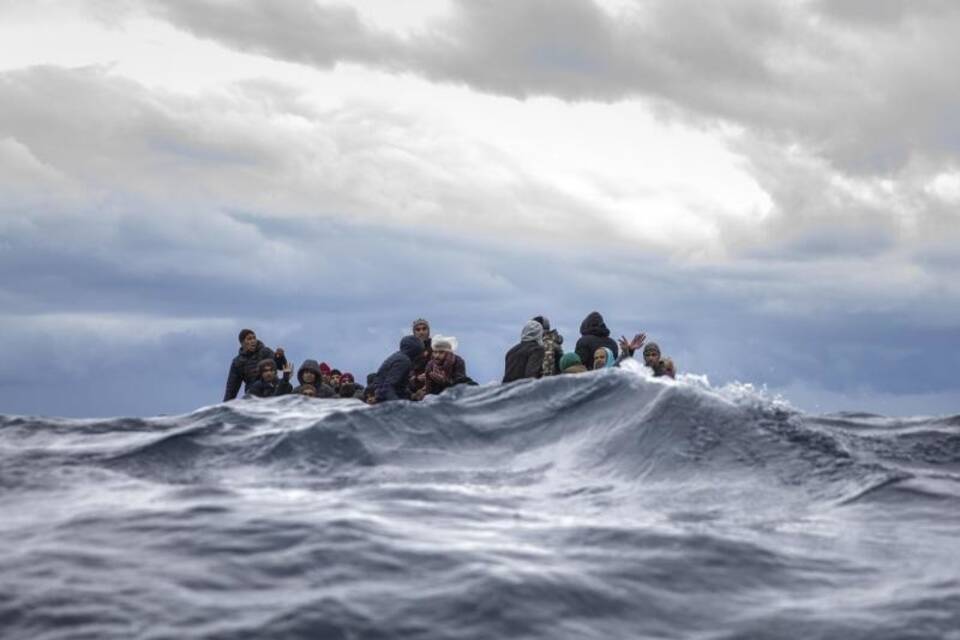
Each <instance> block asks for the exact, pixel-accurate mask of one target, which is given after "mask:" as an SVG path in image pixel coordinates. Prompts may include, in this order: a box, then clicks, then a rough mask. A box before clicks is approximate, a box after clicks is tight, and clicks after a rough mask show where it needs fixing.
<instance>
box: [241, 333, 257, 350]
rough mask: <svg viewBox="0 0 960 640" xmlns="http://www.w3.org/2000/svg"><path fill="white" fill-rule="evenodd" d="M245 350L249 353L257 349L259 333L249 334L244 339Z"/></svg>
mask: <svg viewBox="0 0 960 640" xmlns="http://www.w3.org/2000/svg"><path fill="white" fill-rule="evenodd" d="M243 350H244V351H246V352H247V353H253V352H254V351H256V350H257V334H255V333H251V334H248V335H247V337H246V338H244V339H243Z"/></svg>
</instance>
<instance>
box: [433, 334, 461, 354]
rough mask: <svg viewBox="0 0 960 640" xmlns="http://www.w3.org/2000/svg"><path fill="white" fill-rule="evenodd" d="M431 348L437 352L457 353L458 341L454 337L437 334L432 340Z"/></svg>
mask: <svg viewBox="0 0 960 640" xmlns="http://www.w3.org/2000/svg"><path fill="white" fill-rule="evenodd" d="M430 347H431V348H432V349H433V350H435V351H456V350H457V339H456V338H454V337H453V336H442V335H440V334H436V335H434V336H433V338H431V340H430Z"/></svg>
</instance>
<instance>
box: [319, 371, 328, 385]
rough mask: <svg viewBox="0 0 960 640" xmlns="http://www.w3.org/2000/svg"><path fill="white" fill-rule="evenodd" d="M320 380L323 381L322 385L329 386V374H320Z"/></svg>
mask: <svg viewBox="0 0 960 640" xmlns="http://www.w3.org/2000/svg"><path fill="white" fill-rule="evenodd" d="M320 379H321V380H322V381H323V384H330V374H328V373H321V374H320Z"/></svg>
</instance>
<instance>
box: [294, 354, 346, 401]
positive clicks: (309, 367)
mask: <svg viewBox="0 0 960 640" xmlns="http://www.w3.org/2000/svg"><path fill="white" fill-rule="evenodd" d="M305 371H311V372H313V374H314V375H315V376H316V378H315V379H314V381H313V383H312V384H313V387H314V388H315V389H316V390H317V397H318V398H335V397H336V395H337V392H336V391H334V390H333V387H331V386H330V385H328V384H324V383H323V382H322V376H323V372H322V371H320V365H319V364H318V363H317V361H316V360H309V359H308V360H304V361H303V364H301V365H300V368H299V369H297V382H299V383H300V386H298V387H297V388H296V389H294V390H293V392H294V393H300V389H301V387H303V385H304V384H306V383H304V381H303V374H304V372H305Z"/></svg>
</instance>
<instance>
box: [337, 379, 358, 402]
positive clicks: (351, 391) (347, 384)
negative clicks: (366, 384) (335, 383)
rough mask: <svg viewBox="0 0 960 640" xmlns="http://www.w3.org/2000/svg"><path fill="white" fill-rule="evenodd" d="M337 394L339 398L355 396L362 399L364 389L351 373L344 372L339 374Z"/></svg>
mask: <svg viewBox="0 0 960 640" xmlns="http://www.w3.org/2000/svg"><path fill="white" fill-rule="evenodd" d="M339 395H340V397H341V398H356V399H357V400H363V397H364V389H363V387H361V386H360V385H358V384H357V383H356V381H354V379H353V374H352V373H347V372H344V373H343V374H342V375H341V376H340V389H339Z"/></svg>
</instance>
